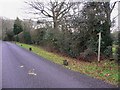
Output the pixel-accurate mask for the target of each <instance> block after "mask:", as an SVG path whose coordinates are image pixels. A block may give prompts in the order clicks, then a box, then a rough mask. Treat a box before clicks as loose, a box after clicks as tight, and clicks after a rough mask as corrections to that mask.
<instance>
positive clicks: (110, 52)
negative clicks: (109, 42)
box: [104, 46, 112, 57]
mask: <svg viewBox="0 0 120 90" xmlns="http://www.w3.org/2000/svg"><path fill="white" fill-rule="evenodd" d="M104 55H105V56H107V57H111V56H112V46H108V47H107V48H106V49H105V50H104Z"/></svg>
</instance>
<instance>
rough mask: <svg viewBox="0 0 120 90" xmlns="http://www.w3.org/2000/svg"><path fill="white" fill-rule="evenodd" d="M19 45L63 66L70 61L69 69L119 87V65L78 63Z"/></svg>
mask: <svg viewBox="0 0 120 90" xmlns="http://www.w3.org/2000/svg"><path fill="white" fill-rule="evenodd" d="M17 44H18V45H20V46H21V45H22V46H21V47H23V48H26V49H28V50H29V48H30V47H31V48H32V52H34V53H36V54H37V55H39V56H41V57H43V58H45V59H47V60H50V61H52V62H54V63H57V64H60V65H62V64H63V60H65V59H66V60H68V62H69V65H68V66H64V65H63V66H64V67H66V68H68V69H71V70H74V71H77V72H80V73H83V74H86V75H88V76H91V77H94V78H97V79H100V80H104V81H106V82H108V83H110V84H113V85H118V78H119V75H118V74H119V73H118V65H117V64H116V63H115V62H114V61H108V60H106V61H101V62H100V63H95V62H92V63H89V62H84V61H78V60H76V59H73V58H69V57H64V56H61V55H58V54H55V53H51V52H48V51H45V50H44V49H42V48H40V47H38V46H35V45H28V44H23V43H17Z"/></svg>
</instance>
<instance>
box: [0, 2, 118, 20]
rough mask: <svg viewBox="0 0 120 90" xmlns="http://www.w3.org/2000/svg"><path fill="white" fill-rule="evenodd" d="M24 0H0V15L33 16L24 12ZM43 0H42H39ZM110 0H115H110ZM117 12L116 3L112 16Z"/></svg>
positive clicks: (9, 16)
mask: <svg viewBox="0 0 120 90" xmlns="http://www.w3.org/2000/svg"><path fill="white" fill-rule="evenodd" d="M24 1H25V0H0V16H2V17H6V18H10V19H15V18H16V17H19V18H20V19H26V18H30V17H34V16H28V15H27V14H25V9H26V8H27V5H26V4H25V3H24ZM41 1H43V0H41ZM111 1H112V2H114V1H116V0H111ZM117 14H118V7H117V5H116V7H115V9H114V11H113V13H112V17H115V16H116V15H117Z"/></svg>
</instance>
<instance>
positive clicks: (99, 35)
mask: <svg viewBox="0 0 120 90" xmlns="http://www.w3.org/2000/svg"><path fill="white" fill-rule="evenodd" d="M98 35H99V44H98V62H100V46H101V32H100V33H99V34H98Z"/></svg>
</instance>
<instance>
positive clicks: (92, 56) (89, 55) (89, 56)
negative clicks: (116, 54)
mask: <svg viewBox="0 0 120 90" xmlns="http://www.w3.org/2000/svg"><path fill="white" fill-rule="evenodd" d="M77 59H79V60H84V61H88V62H91V61H94V60H96V59H97V53H96V52H94V51H93V50H92V49H90V48H88V49H86V50H85V51H84V52H82V53H80V56H79V57H77Z"/></svg>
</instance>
